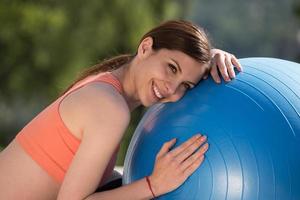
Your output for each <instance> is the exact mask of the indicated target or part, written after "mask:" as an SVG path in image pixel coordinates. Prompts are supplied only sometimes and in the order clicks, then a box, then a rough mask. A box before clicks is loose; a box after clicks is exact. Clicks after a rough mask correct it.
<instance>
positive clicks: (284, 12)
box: [187, 0, 299, 61]
mask: <svg viewBox="0 0 300 200" xmlns="http://www.w3.org/2000/svg"><path fill="white" fill-rule="evenodd" d="M297 1H298V0H297ZM294 2H296V0H285V1H281V0H264V1H260V0H252V1H238V0H227V1H219V0H194V1H193V6H192V7H191V8H192V9H191V10H190V12H189V15H188V16H187V18H188V19H190V20H192V21H195V22H197V23H198V24H200V25H202V26H204V27H205V28H206V29H207V30H208V32H209V33H210V35H211V37H212V38H213V44H214V45H215V46H216V47H218V48H222V49H224V50H227V51H230V52H233V53H234V54H236V55H237V56H238V57H251V56H252V57H253V56H268V57H277V58H282V59H287V60H292V61H296V60H297V54H298V52H299V43H297V33H298V31H299V21H297V20H296V18H295V15H294V12H293V8H294V6H295V3H294Z"/></svg>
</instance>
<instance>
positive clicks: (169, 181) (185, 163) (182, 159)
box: [149, 134, 208, 196]
mask: <svg viewBox="0 0 300 200" xmlns="http://www.w3.org/2000/svg"><path fill="white" fill-rule="evenodd" d="M205 141H206V136H201V135H200V134H197V135H195V136H193V137H192V138H190V139H189V140H187V141H186V142H184V143H183V144H181V145H180V146H178V147H176V148H175V149H173V150H171V151H170V148H171V147H172V146H173V145H174V144H175V143H176V139H172V140H170V141H169V142H166V143H165V144H164V145H163V146H162V148H161V150H160V151H159V152H158V154H157V155H156V160H155V166H154V170H153V173H152V175H151V176H149V179H150V182H151V186H152V189H153V192H154V194H155V195H156V196H159V195H162V194H165V193H167V192H170V191H172V190H174V189H176V188H177V187H179V186H180V185H181V184H182V183H183V182H184V181H185V180H186V179H187V178H188V177H189V176H190V175H191V174H192V173H193V172H194V171H195V170H196V169H197V168H198V167H199V166H200V165H201V163H202V161H203V159H204V153H205V152H206V151H207V149H208V143H205ZM203 143H205V144H203ZM199 147H200V148H199Z"/></svg>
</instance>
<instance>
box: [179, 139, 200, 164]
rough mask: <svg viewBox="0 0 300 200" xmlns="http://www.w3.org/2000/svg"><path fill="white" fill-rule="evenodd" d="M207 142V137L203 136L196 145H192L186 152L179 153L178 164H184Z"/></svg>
mask: <svg viewBox="0 0 300 200" xmlns="http://www.w3.org/2000/svg"><path fill="white" fill-rule="evenodd" d="M205 141H206V136H202V137H200V138H198V139H197V140H196V141H195V142H194V143H192V144H191V145H190V146H188V147H187V148H186V149H185V150H183V151H182V152H181V153H179V154H178V155H177V156H176V158H175V159H176V160H177V161H178V162H183V161H184V160H186V159H187V158H188V157H190V156H191V155H192V154H193V153H194V152H195V151H196V150H197V149H198V148H199V147H200V146H201V145H202V144H203V143H204V142H205Z"/></svg>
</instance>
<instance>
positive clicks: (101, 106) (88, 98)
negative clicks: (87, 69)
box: [59, 82, 130, 139]
mask: <svg viewBox="0 0 300 200" xmlns="http://www.w3.org/2000/svg"><path fill="white" fill-rule="evenodd" d="M59 111H60V114H61V117H62V119H63V121H64V122H65V124H66V126H67V127H68V128H69V129H70V130H71V132H72V133H73V134H74V135H75V136H77V137H78V138H80V139H81V138H82V135H81V134H82V130H84V129H86V128H87V127H94V126H96V125H97V124H98V125H100V124H103V123H106V124H107V125H109V124H111V123H117V124H118V126H119V127H125V128H126V127H127V125H128V123H129V120H130V110H129V108H128V105H127V102H126V100H125V99H124V97H123V96H122V95H121V94H120V93H119V92H118V91H117V90H116V89H115V88H114V87H113V86H111V85H109V84H106V83H101V82H94V83H91V84H88V85H86V86H84V87H82V88H80V89H78V90H76V91H74V92H72V93H71V94H69V95H68V96H67V97H66V98H65V99H64V100H63V101H62V103H61V106H60V110H59ZM101 122H102V123H101ZM99 123H100V124H99Z"/></svg>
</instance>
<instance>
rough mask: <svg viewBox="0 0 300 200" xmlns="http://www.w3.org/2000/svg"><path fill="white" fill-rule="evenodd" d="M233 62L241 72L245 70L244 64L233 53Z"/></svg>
mask: <svg viewBox="0 0 300 200" xmlns="http://www.w3.org/2000/svg"><path fill="white" fill-rule="evenodd" d="M231 62H232V64H234V66H235V67H236V68H237V70H238V71H239V72H241V71H243V68H242V65H241V64H240V62H239V61H238V59H237V58H236V57H235V56H234V55H231Z"/></svg>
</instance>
